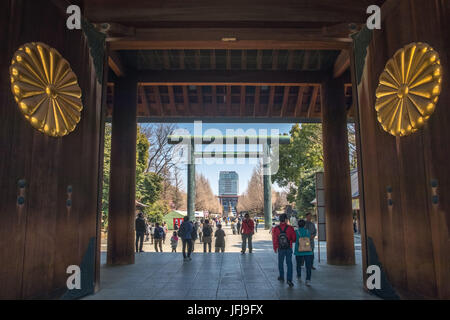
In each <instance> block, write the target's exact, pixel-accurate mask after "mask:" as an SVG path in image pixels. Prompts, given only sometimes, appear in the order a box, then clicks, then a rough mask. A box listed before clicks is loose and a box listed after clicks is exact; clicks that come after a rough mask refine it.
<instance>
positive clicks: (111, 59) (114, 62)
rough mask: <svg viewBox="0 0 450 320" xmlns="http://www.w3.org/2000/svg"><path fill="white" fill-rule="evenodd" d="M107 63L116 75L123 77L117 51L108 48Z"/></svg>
mask: <svg viewBox="0 0 450 320" xmlns="http://www.w3.org/2000/svg"><path fill="white" fill-rule="evenodd" d="M108 65H109V67H110V68H111V70H112V71H113V72H114V74H115V75H116V76H117V77H124V76H125V75H126V72H125V68H124V66H123V64H122V60H121V59H120V56H119V54H118V53H117V52H115V51H112V50H109V55H108Z"/></svg>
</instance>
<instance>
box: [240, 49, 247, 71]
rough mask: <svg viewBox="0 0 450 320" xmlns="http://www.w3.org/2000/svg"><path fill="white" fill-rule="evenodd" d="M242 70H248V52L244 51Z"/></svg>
mask: <svg viewBox="0 0 450 320" xmlns="http://www.w3.org/2000/svg"><path fill="white" fill-rule="evenodd" d="M241 69H242V70H247V50H242V54H241Z"/></svg>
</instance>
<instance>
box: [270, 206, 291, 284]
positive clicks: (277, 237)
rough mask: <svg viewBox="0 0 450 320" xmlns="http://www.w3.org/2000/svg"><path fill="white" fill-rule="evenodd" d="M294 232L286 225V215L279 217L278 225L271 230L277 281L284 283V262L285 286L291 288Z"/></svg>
mask: <svg viewBox="0 0 450 320" xmlns="http://www.w3.org/2000/svg"><path fill="white" fill-rule="evenodd" d="M296 237H297V236H296V234H295V230H294V228H293V227H292V226H290V225H288V224H287V216H286V214H282V215H281V216H280V224H279V225H278V226H276V227H275V228H273V230H272V242H273V250H274V251H275V253H278V270H279V272H280V276H279V277H278V280H279V281H284V260H286V266H287V274H286V278H287V284H288V285H289V287H293V286H294V283H293V282H292V243H295V241H296Z"/></svg>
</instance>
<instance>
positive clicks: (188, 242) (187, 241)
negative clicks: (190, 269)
mask: <svg viewBox="0 0 450 320" xmlns="http://www.w3.org/2000/svg"><path fill="white" fill-rule="evenodd" d="M181 242H183V258H186V245H187V257H190V256H191V252H192V240H191V239H181Z"/></svg>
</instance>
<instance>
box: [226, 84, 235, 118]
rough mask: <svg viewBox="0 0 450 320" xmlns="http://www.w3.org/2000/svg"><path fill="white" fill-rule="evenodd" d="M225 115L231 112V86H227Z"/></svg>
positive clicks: (229, 114)
mask: <svg viewBox="0 0 450 320" xmlns="http://www.w3.org/2000/svg"><path fill="white" fill-rule="evenodd" d="M226 99H227V115H228V116H231V115H232V113H233V110H232V108H231V86H227V97H226Z"/></svg>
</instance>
